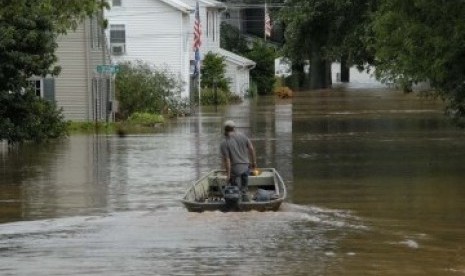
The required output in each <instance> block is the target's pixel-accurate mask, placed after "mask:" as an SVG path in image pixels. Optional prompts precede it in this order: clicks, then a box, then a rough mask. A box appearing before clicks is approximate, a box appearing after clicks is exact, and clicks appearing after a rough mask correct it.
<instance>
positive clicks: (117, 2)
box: [111, 0, 123, 7]
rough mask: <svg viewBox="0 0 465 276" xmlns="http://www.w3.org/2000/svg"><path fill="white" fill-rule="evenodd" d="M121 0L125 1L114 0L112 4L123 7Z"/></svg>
mask: <svg viewBox="0 0 465 276" xmlns="http://www.w3.org/2000/svg"><path fill="white" fill-rule="evenodd" d="M121 2H123V0H113V1H112V3H111V5H112V6H113V7H121Z"/></svg>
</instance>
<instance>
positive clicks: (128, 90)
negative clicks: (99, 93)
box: [116, 62, 183, 119]
mask: <svg viewBox="0 0 465 276" xmlns="http://www.w3.org/2000/svg"><path fill="white" fill-rule="evenodd" d="M116 87H117V90H116V97H117V99H118V101H119V112H120V114H119V116H120V117H121V118H122V119H127V118H128V117H129V116H131V115H132V114H133V113H135V112H139V113H151V114H163V113H164V112H167V111H168V110H170V111H171V112H174V113H177V112H178V111H179V105H180V104H181V101H182V99H181V90H182V87H183V82H182V81H181V80H180V79H179V78H177V77H176V76H174V75H173V74H172V73H170V72H169V71H167V70H161V69H154V68H153V67H151V66H150V65H148V64H147V63H143V62H137V63H130V62H127V63H123V64H120V71H119V73H118V74H117V75H116Z"/></svg>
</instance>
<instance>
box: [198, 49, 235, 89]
mask: <svg viewBox="0 0 465 276" xmlns="http://www.w3.org/2000/svg"><path fill="white" fill-rule="evenodd" d="M225 73H226V64H225V63H224V58H223V57H221V56H219V55H217V54H214V53H212V52H209V53H207V54H206V55H205V57H204V60H203V61H202V79H201V83H200V85H201V87H202V88H213V87H214V85H216V87H217V88H218V89H219V90H222V91H225V92H229V85H228V83H229V81H228V79H227V78H226V76H225Z"/></svg>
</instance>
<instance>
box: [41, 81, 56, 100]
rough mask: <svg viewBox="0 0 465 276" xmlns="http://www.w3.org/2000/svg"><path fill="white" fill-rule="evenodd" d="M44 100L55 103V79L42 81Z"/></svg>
mask: <svg viewBox="0 0 465 276" xmlns="http://www.w3.org/2000/svg"><path fill="white" fill-rule="evenodd" d="M43 87H44V99H45V100H47V101H50V102H55V79H53V78H47V79H43Z"/></svg>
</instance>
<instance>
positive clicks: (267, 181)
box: [181, 168, 287, 212]
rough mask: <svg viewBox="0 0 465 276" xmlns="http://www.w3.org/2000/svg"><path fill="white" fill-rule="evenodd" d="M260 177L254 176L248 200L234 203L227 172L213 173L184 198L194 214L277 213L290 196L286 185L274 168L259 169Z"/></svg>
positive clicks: (192, 188)
mask: <svg viewBox="0 0 465 276" xmlns="http://www.w3.org/2000/svg"><path fill="white" fill-rule="evenodd" d="M258 171H259V173H258V175H250V176H249V181H248V182H249V183H248V192H247V198H248V200H242V196H241V197H240V198H239V199H238V200H236V201H234V200H233V201H231V200H230V199H229V197H228V193H229V190H230V189H229V188H231V186H230V185H229V184H228V183H226V176H225V172H224V171H222V170H213V171H211V172H209V173H207V174H206V175H204V176H203V177H202V178H200V179H199V180H197V181H196V182H194V183H193V184H192V185H191V186H190V187H189V189H188V191H187V192H186V194H185V195H184V197H183V198H182V199H181V202H182V203H183V204H184V206H185V207H186V208H187V210H188V211H190V212H203V211H217V210H219V211H223V212H227V211H252V210H255V211H277V210H278V209H279V207H280V206H281V203H282V202H283V201H284V199H285V198H286V195H287V191H286V186H285V184H284V181H283V179H282V178H281V176H280V175H279V173H278V172H277V171H276V170H275V169H274V168H263V169H258Z"/></svg>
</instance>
